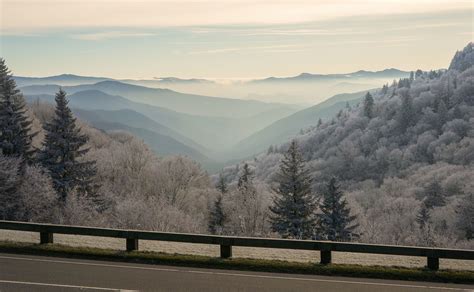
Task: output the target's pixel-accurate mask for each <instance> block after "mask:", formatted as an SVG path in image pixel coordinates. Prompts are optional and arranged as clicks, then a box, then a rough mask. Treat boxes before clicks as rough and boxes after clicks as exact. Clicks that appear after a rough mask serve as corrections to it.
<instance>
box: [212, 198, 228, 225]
mask: <svg viewBox="0 0 474 292" xmlns="http://www.w3.org/2000/svg"><path fill="white" fill-rule="evenodd" d="M222 198H223V194H220V195H219V197H217V200H216V201H215V202H214V205H213V206H212V209H211V212H210V216H209V224H208V229H209V232H211V233H212V234H222V233H223V230H224V224H225V222H226V220H227V218H226V216H225V214H224V210H223V206H222Z"/></svg>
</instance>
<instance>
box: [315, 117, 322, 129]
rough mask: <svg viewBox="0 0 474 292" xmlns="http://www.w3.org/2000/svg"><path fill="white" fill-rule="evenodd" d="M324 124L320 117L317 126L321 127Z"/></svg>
mask: <svg viewBox="0 0 474 292" xmlns="http://www.w3.org/2000/svg"><path fill="white" fill-rule="evenodd" d="M322 124H323V120H321V118H319V119H318V124H317V125H316V127H317V128H318V129H319V128H320V127H321V125H322Z"/></svg>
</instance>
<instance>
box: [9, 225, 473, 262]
mask: <svg viewBox="0 0 474 292" xmlns="http://www.w3.org/2000/svg"><path fill="white" fill-rule="evenodd" d="M0 229H7V230H17V231H30V232H39V233H40V243H41V244H47V243H53V234H54V233H58V234H72V235H87V236H100V237H114V238H124V239H126V250H127V251H133V250H138V240H139V239H141V240H158V241H173V242H186V243H202V244H213V245H220V256H221V258H229V257H232V246H246V247H260V248H281V249H299V250H319V251H320V252H321V264H330V263H331V255H332V252H333V251H334V252H351V253H370V254H386V255H401V256H419V257H426V258H427V266H428V268H429V269H431V270H438V269H439V259H440V258H446V259H458V260H474V250H461V249H447V248H430V247H416V246H398V245H378V244H361V243H348V242H334V241H314V240H294V239H274V238H256V237H237V236H218V235H204V234H190V233H170V232H152V231H141V230H125V229H111V228H96V227H83V226H68V225H55V224H44V223H29V222H16V221H2V220H0Z"/></svg>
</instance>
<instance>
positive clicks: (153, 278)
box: [0, 253, 474, 292]
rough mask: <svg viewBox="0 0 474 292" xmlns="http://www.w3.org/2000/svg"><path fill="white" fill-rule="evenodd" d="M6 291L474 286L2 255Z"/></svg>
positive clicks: (0, 281) (387, 290)
mask: <svg viewBox="0 0 474 292" xmlns="http://www.w3.org/2000/svg"><path fill="white" fill-rule="evenodd" d="M0 291H1V292H6V291H226V292H229V291H338V292H344V291H384V292H392V291H430V292H432V291H474V287H473V286H467V285H454V284H441V283H423V282H406V281H390V280H375V279H356V278H344V277H322V276H308V275H294V274H275V273H258V272H244V271H227V270H212V269H198V268H186V267H172V266H157V265H144V264H130V263H118V262H105V261H91V260H76V259H68V258H55V257H39V256H24V255H15V254H1V253H0Z"/></svg>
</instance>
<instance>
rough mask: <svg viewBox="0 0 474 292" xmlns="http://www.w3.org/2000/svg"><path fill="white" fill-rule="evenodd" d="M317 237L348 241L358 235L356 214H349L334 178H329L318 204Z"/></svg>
mask: <svg viewBox="0 0 474 292" xmlns="http://www.w3.org/2000/svg"><path fill="white" fill-rule="evenodd" d="M320 209H321V214H320V219H319V228H318V232H319V234H318V237H323V238H325V239H328V240H333V241H349V240H351V239H352V238H354V237H357V236H358V235H357V234H356V233H355V229H356V228H357V226H358V225H357V224H356V223H354V221H355V219H356V216H355V215H351V214H350V213H351V211H350V209H349V207H348V206H347V201H346V199H345V198H344V194H343V193H342V191H341V190H340V188H339V185H338V183H337V180H336V178H334V177H333V178H331V179H330V181H329V183H328V184H327V187H326V190H325V192H324V193H323V201H322V203H321V205H320Z"/></svg>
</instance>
